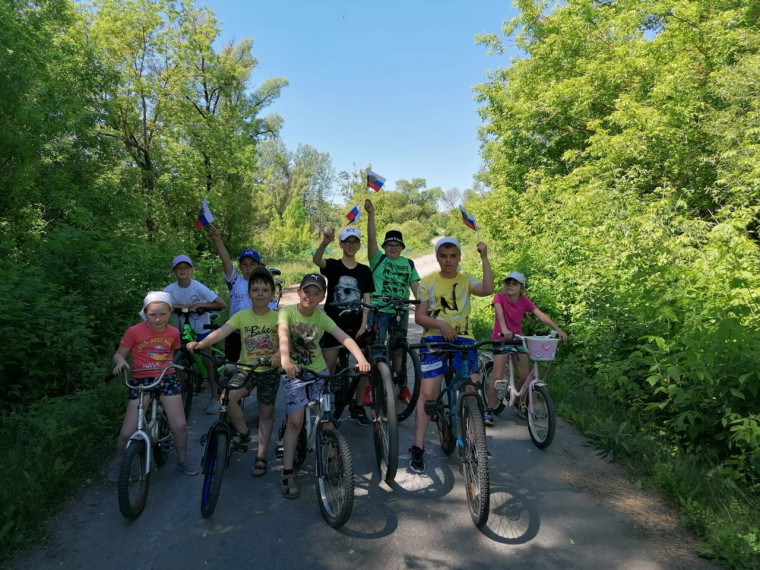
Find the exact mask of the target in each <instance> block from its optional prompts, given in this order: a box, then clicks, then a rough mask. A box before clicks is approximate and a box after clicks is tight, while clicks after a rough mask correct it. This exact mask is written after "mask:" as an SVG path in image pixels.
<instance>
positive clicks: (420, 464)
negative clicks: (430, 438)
mask: <svg viewBox="0 0 760 570" xmlns="http://www.w3.org/2000/svg"><path fill="white" fill-rule="evenodd" d="M409 453H411V454H412V458H411V459H410V460H409V469H410V470H411V472H412V473H424V472H425V450H424V449H420V448H419V447H417V446H416V445H413V446H412V447H410V448H409Z"/></svg>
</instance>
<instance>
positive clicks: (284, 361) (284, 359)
mask: <svg viewBox="0 0 760 570" xmlns="http://www.w3.org/2000/svg"><path fill="white" fill-rule="evenodd" d="M277 336H279V337H280V367H281V368H282V369H283V370H284V371H285V376H287V377H288V378H295V377H296V374H297V373H298V366H296V365H295V364H293V363H292V362H291V361H290V330H288V324H287V323H278V324H277Z"/></svg>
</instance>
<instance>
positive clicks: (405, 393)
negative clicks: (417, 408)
mask: <svg viewBox="0 0 760 570" xmlns="http://www.w3.org/2000/svg"><path fill="white" fill-rule="evenodd" d="M398 399H399V400H401V401H402V402H404V403H405V404H408V403H409V402H411V401H412V393H411V392H410V391H409V388H407V387H406V386H404V387H403V388H401V390H399V391H398Z"/></svg>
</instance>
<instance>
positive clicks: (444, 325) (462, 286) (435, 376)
mask: <svg viewBox="0 0 760 570" xmlns="http://www.w3.org/2000/svg"><path fill="white" fill-rule="evenodd" d="M477 249H478V253H479V254H480V259H481V262H482V265H483V281H482V282H478V281H476V280H475V279H473V278H472V277H470V276H469V275H466V274H464V273H460V272H459V262H460V260H461V258H462V249H461V246H460V245H459V242H458V241H457V240H456V239H455V238H453V237H444V238H441V239H440V240H438V243H436V244H435V257H436V259H437V261H438V265H439V267H440V270H439V271H438V272H436V273H433V274H431V275H429V276H427V277H425V278H424V279H423V280H422V281H421V282H420V287H419V297H418V298H419V300H420V304H419V305H417V310H416V312H415V315H414V320H415V322H416V323H417V324H418V325H420V326H422V327H423V328H424V330H423V332H422V341H423V342H425V341H431V342H441V341H448V342H452V343H454V342H455V343H457V344H475V339H474V337H473V336H472V331H471V330H470V296H471V295H476V296H478V297H486V296H488V295H490V294H491V293H493V275H492V274H491V265H490V263H489V261H488V248H487V247H486V244H484V243H483V242H478V245H477ZM462 358H467V359H468V362H469V366H470V369H471V370H477V368H478V352H477V350H467V351H465V352H462V353H457V354H456V357H455V361H454V366H455V367H457V366H458V364H457V362H459V361H461V359H462ZM420 364H421V365H422V375H421V381H420V398H419V400H418V401H417V408H416V410H415V419H416V421H415V424H414V444H413V445H412V447H411V448H410V449H409V452H410V453H411V455H412V457H411V461H410V462H409V468H410V470H411V471H412V472H414V473H424V471H425V447H424V444H425V432H426V431H427V428H428V424H429V423H430V416H429V415H428V414H427V413H426V412H425V402H427V401H435V400H436V399H437V398H438V395H439V394H440V391H441V380H442V379H443V374H444V372H445V370H444V367H445V366H446V357H445V356H444V355H442V354H435V353H431V352H430V351H428V350H427V349H424V348H423V349H421V350H420ZM472 380H473V382H480V375H479V374H472Z"/></svg>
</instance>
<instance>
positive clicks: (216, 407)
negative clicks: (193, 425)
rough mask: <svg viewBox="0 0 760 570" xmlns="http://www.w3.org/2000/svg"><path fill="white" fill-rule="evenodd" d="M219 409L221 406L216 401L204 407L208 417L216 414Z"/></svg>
mask: <svg viewBox="0 0 760 570" xmlns="http://www.w3.org/2000/svg"><path fill="white" fill-rule="evenodd" d="M221 407H222V405H221V404H220V403H219V401H218V400H211V401H210V402H209V403H208V406H206V413H207V414H209V415H211V414H218V413H219V410H220V409H221Z"/></svg>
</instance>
